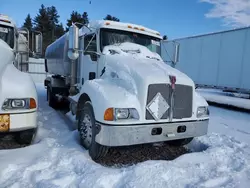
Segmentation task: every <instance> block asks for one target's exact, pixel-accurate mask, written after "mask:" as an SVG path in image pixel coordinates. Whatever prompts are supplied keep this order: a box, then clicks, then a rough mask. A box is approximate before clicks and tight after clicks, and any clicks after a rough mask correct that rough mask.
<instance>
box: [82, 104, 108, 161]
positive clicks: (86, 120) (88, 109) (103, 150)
mask: <svg viewBox="0 0 250 188" xmlns="http://www.w3.org/2000/svg"><path fill="white" fill-rule="evenodd" d="M78 126H79V134H80V139H81V144H82V145H83V147H84V148H85V149H87V150H89V155H90V157H91V158H92V159H93V160H98V159H100V158H102V157H104V156H105V155H106V154H107V152H108V147H106V146H103V145H100V144H98V143H97V142H96V141H95V136H96V135H97V134H98V129H97V127H96V124H95V116H94V111H93V107H92V105H91V103H90V102H86V103H85V105H84V107H83V109H82V111H81V112H80V117H79V121H78Z"/></svg>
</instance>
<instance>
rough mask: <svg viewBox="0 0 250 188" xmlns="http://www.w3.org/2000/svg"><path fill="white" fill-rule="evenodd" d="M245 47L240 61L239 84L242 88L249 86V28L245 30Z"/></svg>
mask: <svg viewBox="0 0 250 188" xmlns="http://www.w3.org/2000/svg"><path fill="white" fill-rule="evenodd" d="M245 37H246V38H245V49H244V56H243V63H242V79H241V86H242V87H243V88H248V89H249V88H250V79H249V77H250V29H248V30H247V31H246V36H245Z"/></svg>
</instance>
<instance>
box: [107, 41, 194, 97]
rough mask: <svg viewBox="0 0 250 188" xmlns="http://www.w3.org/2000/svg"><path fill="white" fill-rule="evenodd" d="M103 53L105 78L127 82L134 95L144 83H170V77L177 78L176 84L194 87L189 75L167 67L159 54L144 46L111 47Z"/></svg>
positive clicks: (126, 44)
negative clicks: (139, 85) (137, 88)
mask: <svg viewBox="0 0 250 188" xmlns="http://www.w3.org/2000/svg"><path fill="white" fill-rule="evenodd" d="M103 53H104V54H105V56H106V57H105V58H106V62H107V64H106V69H105V74H104V77H109V78H110V77H111V78H119V79H122V80H125V81H126V83H127V84H126V85H127V86H128V87H127V88H129V89H130V90H131V89H134V92H133V93H136V91H135V90H136V85H138V84H142V83H143V82H144V83H145V82H146V83H145V84H153V83H169V76H170V75H172V76H176V78H177V80H176V84H184V85H191V86H194V83H193V81H192V80H191V79H190V78H189V77H188V76H187V75H185V74H184V73H182V72H180V71H178V70H177V69H174V68H172V67H171V66H169V65H167V64H166V63H165V62H164V61H163V60H162V58H161V57H160V56H159V55H158V54H157V53H153V52H151V51H150V50H149V49H147V48H146V47H144V46H141V45H137V44H134V43H122V44H119V45H110V46H106V47H105V48H104V50H103ZM136 82H138V83H136ZM131 86H132V87H131Z"/></svg>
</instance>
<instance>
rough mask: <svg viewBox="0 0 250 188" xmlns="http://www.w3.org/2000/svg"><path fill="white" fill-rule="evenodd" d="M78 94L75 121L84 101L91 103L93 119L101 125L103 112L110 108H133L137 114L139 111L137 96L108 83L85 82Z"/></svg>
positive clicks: (101, 81)
mask: <svg viewBox="0 0 250 188" xmlns="http://www.w3.org/2000/svg"><path fill="white" fill-rule="evenodd" d="M80 93H81V94H80V95H79V98H78V104H77V117H76V118H77V119H78V117H79V114H80V110H81V109H82V107H83V105H84V104H85V102H86V101H90V102H91V103H92V106H93V110H94V115H95V119H96V120H97V121H99V122H103V123H105V121H104V119H103V118H104V113H105V110H106V109H108V108H111V107H115V108H135V109H137V110H138V112H139V113H140V111H141V109H140V103H139V100H138V98H137V96H135V95H133V94H131V93H129V92H128V91H127V90H126V89H124V88H121V87H118V86H117V85H115V84H113V83H111V82H109V81H105V80H89V81H86V82H85V83H84V85H83V87H82V88H81V91H80ZM106 123H107V122H106Z"/></svg>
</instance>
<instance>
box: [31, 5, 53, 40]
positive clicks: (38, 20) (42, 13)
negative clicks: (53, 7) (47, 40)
mask: <svg viewBox="0 0 250 188" xmlns="http://www.w3.org/2000/svg"><path fill="white" fill-rule="evenodd" d="M34 25H35V30H38V31H41V32H42V34H43V35H44V34H45V35H47V33H48V30H49V28H50V19H49V14H48V12H47V9H46V8H45V6H44V5H43V4H42V5H41V8H40V9H39V13H38V14H37V15H36V17H35V18H34Z"/></svg>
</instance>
